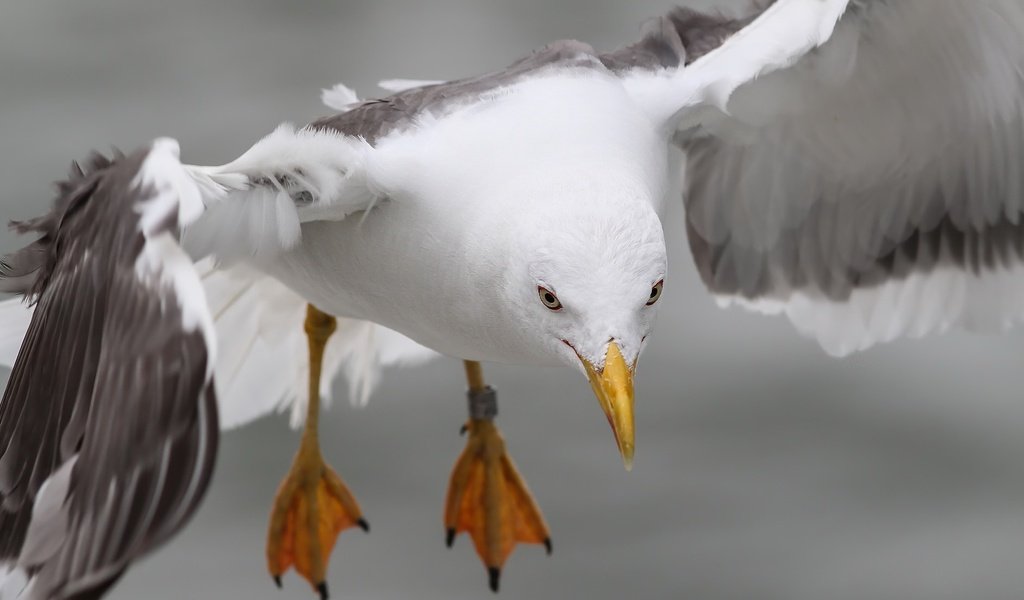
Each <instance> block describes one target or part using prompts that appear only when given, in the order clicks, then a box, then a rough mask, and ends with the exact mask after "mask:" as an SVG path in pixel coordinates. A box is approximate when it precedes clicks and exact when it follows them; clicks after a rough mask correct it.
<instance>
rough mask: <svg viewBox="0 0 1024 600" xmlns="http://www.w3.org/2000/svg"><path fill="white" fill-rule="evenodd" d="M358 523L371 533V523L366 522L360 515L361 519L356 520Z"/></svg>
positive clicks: (361, 527)
mask: <svg viewBox="0 0 1024 600" xmlns="http://www.w3.org/2000/svg"><path fill="white" fill-rule="evenodd" d="M356 525H358V526H359V528H360V529H362V530H363V531H365V532H366V533H370V524H369V523H367V522H366V519H364V518H362V517H359V520H358V521H356Z"/></svg>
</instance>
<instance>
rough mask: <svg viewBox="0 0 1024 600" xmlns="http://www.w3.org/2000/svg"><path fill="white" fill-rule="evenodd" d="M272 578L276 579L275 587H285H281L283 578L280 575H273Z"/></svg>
mask: <svg viewBox="0 0 1024 600" xmlns="http://www.w3.org/2000/svg"><path fill="white" fill-rule="evenodd" d="M271 577H273V578H274V585H276V586H277V589H281V588H282V587H283V586H282V585H281V576H280V575H271Z"/></svg>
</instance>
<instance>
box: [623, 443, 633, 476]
mask: <svg viewBox="0 0 1024 600" xmlns="http://www.w3.org/2000/svg"><path fill="white" fill-rule="evenodd" d="M622 466H624V467H626V472H627V473H628V472H630V471H632V470H633V449H632V448H629V449H628V450H624V451H623V452H622Z"/></svg>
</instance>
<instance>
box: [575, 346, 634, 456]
mask: <svg viewBox="0 0 1024 600" xmlns="http://www.w3.org/2000/svg"><path fill="white" fill-rule="evenodd" d="M580 360H581V361H582V362H583V367H584V368H585V369H586V371H587V379H589V380H590V387H592V388H594V395H596V396H597V401H598V402H600V403H601V408H602V409H604V414H605V416H607V417H608V424H609V425H611V426H612V433H614V434H615V443H616V444H618V445H619V453H620V454H622V462H623V464H625V466H626V470H627V471H629V470H632V468H633V448H634V441H635V435H636V427H635V425H634V423H633V369H632V368H631V367H629V366H627V365H626V360H625V359H624V358H622V352H620V351H619V346H618V345H617V344H616V343H615V342H610V343H609V344H608V351H607V352H606V353H605V358H604V369H602V370H600V371H598V370H597V369H596V368H594V365H592V364H590V361H588V360H586V359H583V358H581V359H580Z"/></svg>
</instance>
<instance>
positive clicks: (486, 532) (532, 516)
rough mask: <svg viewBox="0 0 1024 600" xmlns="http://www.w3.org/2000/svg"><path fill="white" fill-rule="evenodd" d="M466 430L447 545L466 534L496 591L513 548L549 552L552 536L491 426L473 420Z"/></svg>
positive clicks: (449, 505)
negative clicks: (522, 545) (529, 547)
mask: <svg viewBox="0 0 1024 600" xmlns="http://www.w3.org/2000/svg"><path fill="white" fill-rule="evenodd" d="M465 430H466V431H468V432H469V440H468V441H467V443H466V448H465V449H464V450H463V451H462V454H461V455H460V456H459V459H458V461H457V462H456V463H455V468H454V469H453V470H452V475H451V480H450V482H449V484H448V498H447V501H446V503H445V519H444V520H445V527H446V540H445V541H446V543H447V544H448V546H449V547H451V545H452V543H453V542H454V541H455V536H456V534H458V533H460V532H463V531H465V532H468V533H469V535H470V537H471V538H472V540H473V545H474V546H475V547H476V552H477V554H478V555H479V556H480V559H481V560H482V561H483V563H484V566H485V567H487V572H488V577H489V583H490V588H491V590H492V591H495V592H497V591H498V580H499V578H500V576H501V569H502V567H503V566H504V564H505V561H506V559H508V557H509V555H510V554H512V551H513V550H514V549H515V546H516V544H519V543H525V544H543V545H544V546H545V548H546V549H547V551H548V553H549V554H550V553H551V534H550V533H549V531H548V526H547V523H545V522H544V516H543V515H542V514H541V511H540V508H539V507H538V506H537V502H536V501H535V500H534V499H533V495H532V494H530V490H529V488H528V487H527V486H526V482H525V481H523V478H522V476H521V475H520V474H519V470H518V469H516V466H515V463H514V462H513V461H512V458H511V457H510V456H509V455H508V453H507V452H506V450H505V441H504V440H503V439H502V437H501V433H500V432H499V431H498V428H497V427H496V426H495V425H494V423H493V422H492V421H490V420H482V419H481V420H477V419H473V420H471V421H470V422H469V423H468V424H467V425H466V427H465Z"/></svg>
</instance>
